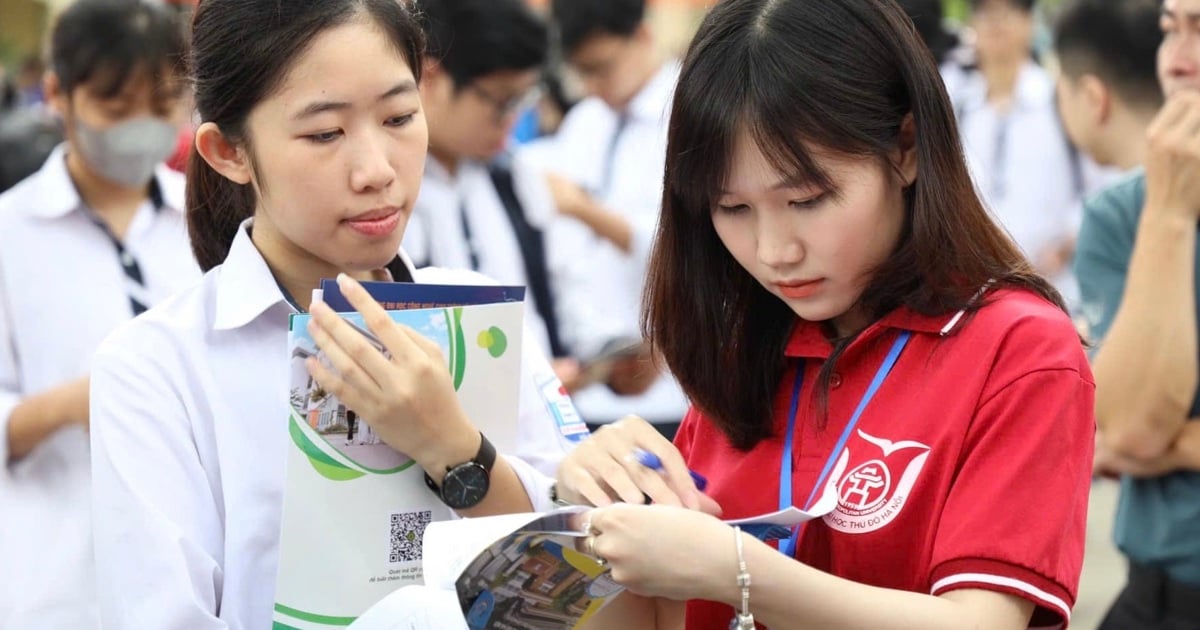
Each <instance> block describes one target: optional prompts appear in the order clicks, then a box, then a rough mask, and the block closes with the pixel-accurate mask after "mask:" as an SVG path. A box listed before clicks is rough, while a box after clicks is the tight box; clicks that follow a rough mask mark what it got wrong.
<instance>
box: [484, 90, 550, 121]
mask: <svg viewBox="0 0 1200 630" xmlns="http://www.w3.org/2000/svg"><path fill="white" fill-rule="evenodd" d="M467 88H468V89H470V90H471V91H472V92H474V93H475V96H478V97H479V99H480V100H482V101H483V102H484V103H487V104H488V105H489V106H491V108H492V114H493V115H494V116H495V119H496V122H500V121H502V120H504V119H505V118H508V117H509V116H511V115H513V114H521V113H524V112H526V111H528V110H530V109H532V108H533V107H534V106H536V105H537V103H538V101H539V100H541V98H542V86H540V85H535V86H533V87H532V88H530V89H529V90H528V91H526V92H525V93H524V94H518V95H516V96H513V97H511V98H507V99H502V98H499V97H497V96H495V95H494V94H491V93H490V92H488V91H487V90H485V89H483V88H481V87H479V86H478V85H477V84H475V83H468V84H467Z"/></svg>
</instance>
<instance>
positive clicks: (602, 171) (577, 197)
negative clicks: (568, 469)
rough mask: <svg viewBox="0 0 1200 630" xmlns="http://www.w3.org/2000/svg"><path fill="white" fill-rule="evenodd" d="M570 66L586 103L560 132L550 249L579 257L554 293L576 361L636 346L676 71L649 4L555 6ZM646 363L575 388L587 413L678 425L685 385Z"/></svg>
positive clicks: (599, 418)
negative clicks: (613, 346) (630, 342)
mask: <svg viewBox="0 0 1200 630" xmlns="http://www.w3.org/2000/svg"><path fill="white" fill-rule="evenodd" d="M551 7H552V11H553V16H554V20H555V22H556V23H557V24H558V30H559V33H560V36H561V41H562V47H563V52H564V54H565V56H566V60H567V62H568V63H569V64H570V65H571V66H572V67H573V68H574V69H575V70H576V72H577V73H578V74H579V76H580V78H581V79H582V81H583V84H584V88H585V90H586V91H587V93H588V94H589V95H590V96H589V97H588V98H585V99H584V100H583V101H581V102H580V103H579V104H577V105H576V106H575V107H573V108H572V109H571V111H570V113H568V114H567V117H566V119H565V120H564V121H563V124H562V127H561V128H560V129H559V131H558V139H557V141H556V144H557V147H558V148H559V153H558V156H557V157H558V160H557V162H558V167H557V170H558V172H559V173H560V174H561V175H562V176H563V178H559V179H555V180H553V184H554V186H553V190H554V193H555V199H556V201H557V203H558V206H559V210H560V212H562V213H563V214H565V215H568V216H570V217H573V218H575V219H577V221H576V222H573V223H564V222H559V224H558V226H556V230H555V232H554V234H553V238H552V239H551V240H552V243H553V246H554V247H558V248H561V249H562V250H563V251H565V252H566V254H565V256H566V257H567V258H568V259H569V260H571V261H572V265H571V266H570V267H569V268H568V269H567V271H566V272H564V273H563V274H561V275H560V277H559V279H558V280H557V284H556V288H557V289H558V290H559V292H560V298H559V301H560V303H561V304H562V307H561V310H562V327H563V333H564V338H565V339H566V340H567V343H568V344H569V345H570V346H571V348H572V349H573V350H574V351H575V354H576V355H577V356H579V357H581V358H584V359H587V358H589V357H591V356H594V355H596V354H597V353H599V352H601V350H602V349H603V348H604V347H605V346H606V345H608V344H610V343H611V342H613V340H619V339H624V338H641V329H640V326H639V313H640V307H641V297H642V288H643V285H644V282H645V277H646V266H647V263H648V260H649V250H650V244H651V242H652V240H653V238H654V231H655V228H656V226H657V223H658V213H659V207H660V206H661V205H662V181H663V166H664V162H665V158H666V150H667V149H666V144H667V118H668V115H669V113H670V112H669V111H668V109H669V107H670V101H671V95H672V94H673V93H674V90H675V82H676V81H677V80H678V77H679V64H678V63H677V62H675V61H666V60H664V59H663V58H662V57H661V55H660V54H659V53H658V52H657V50H656V48H655V41H654V37H653V35H652V34H651V32H650V27H649V25H648V24H647V23H646V20H645V13H646V2H645V0H554V1H553V2H552V3H551ZM648 359H649V357H647V356H644V355H643V356H641V357H637V358H635V359H633V360H626V361H622V362H620V363H619V365H618V366H617V367H616V368H615V370H614V373H613V375H612V377H610V379H609V382H608V386H607V387H606V386H603V385H598V386H594V387H590V388H587V389H584V390H581V391H580V392H578V394H576V395H575V401H576V404H578V405H579V408H580V411H581V412H582V413H583V415H584V417H585V418H586V419H587V420H588V421H589V422H593V423H604V422H610V421H613V420H616V419H619V418H621V417H623V416H625V415H629V414H637V415H639V416H642V417H644V418H646V419H649V420H652V421H654V422H656V423H659V424H661V425H663V426H665V427H667V428H666V429H665V431H664V432H666V433H668V434H669V433H672V432H673V427H674V426H675V425H677V423H678V422H679V420H680V419H682V418H683V414H684V412H685V411H686V410H687V401H686V399H685V397H684V396H683V393H682V391H681V390H680V389H679V386H678V384H676V382H675V381H674V379H672V378H670V377H669V376H662V377H660V376H659V370H658V368H657V367H655V364H654V363H653V362H651V361H649V360H648Z"/></svg>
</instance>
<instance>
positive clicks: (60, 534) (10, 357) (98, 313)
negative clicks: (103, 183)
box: [0, 147, 200, 630]
mask: <svg viewBox="0 0 1200 630" xmlns="http://www.w3.org/2000/svg"><path fill="white" fill-rule="evenodd" d="M155 177H156V182H157V186H158V191H159V197H160V198H161V201H162V205H161V207H159V208H158V209H156V208H155V206H154V204H153V203H151V202H149V201H148V202H147V203H145V204H144V205H143V206H142V207H141V208H140V209H139V210H138V211H137V214H136V215H135V217H134V219H133V223H132V224H131V225H130V227H129V231H128V234H127V235H126V236H125V239H124V241H123V245H124V247H125V249H126V251H127V252H128V253H130V254H131V255H133V257H134V258H135V259H136V260H137V262H138V265H139V267H140V269H141V272H142V277H143V279H144V281H145V286H144V287H141V288H137V289H136V295H137V297H138V298H139V299H140V300H141V301H142V302H143V303H146V304H154V303H156V302H159V301H162V300H163V299H165V298H166V297H167V296H168V295H170V294H171V293H174V292H175V291H177V290H179V289H182V288H184V287H186V286H187V285H189V284H192V283H194V282H195V281H196V280H197V279H198V278H199V277H200V270H199V268H198V267H197V266H196V263H195V261H194V260H193V258H192V254H191V249H190V248H189V245H188V236H187V228H186V225H185V222H184V214H183V204H184V199H183V197H184V191H183V187H184V181H183V177H182V176H181V175H180V174H178V173H175V172H173V171H171V170H169V169H167V168H165V167H162V168H159V169H158V170H157V171H156V173H155ZM87 212H88V211H87V210H86V209H85V208H84V205H83V201H82V200H81V199H80V198H79V193H78V192H77V191H76V189H75V186H74V184H73V183H72V181H71V178H70V175H68V173H67V165H66V149H65V147H59V148H58V149H56V150H55V151H54V152H53V153H52V154H51V155H50V157H49V158H48V159H47V161H46V163H45V164H44V165H43V166H42V168H41V169H40V170H39V171H38V172H36V173H35V174H33V175H32V176H30V177H29V178H28V179H26V180H24V181H23V182H21V183H20V184H18V185H17V186H16V187H14V188H13V189H11V190H9V191H7V192H6V193H5V194H4V195H0V571H3V577H0V628H13V629H14V630H15V629H17V628H20V629H22V630H25V629H29V630H41V629H43V628H44V629H54V630H58V629H60V628H67V629H70V630H78V629H89V628H92V629H94V628H98V627H99V616H98V613H97V604H96V596H95V587H94V583H95V579H94V574H93V563H92V533H91V482H90V477H91V469H90V466H89V461H88V457H89V454H88V438H87V434H86V433H85V432H84V430H83V429H82V428H79V427H76V426H72V427H69V428H66V429H63V430H61V431H58V432H57V433H55V434H54V435H51V436H50V437H49V438H47V439H46V441H44V442H42V443H41V444H39V445H38V446H37V447H36V448H35V449H34V450H33V451H32V452H30V453H29V454H28V455H27V456H25V457H24V458H22V459H20V460H17V461H15V462H12V463H11V464H8V465H4V463H5V462H7V461H8V458H9V449H8V443H7V437H8V422H9V419H10V418H11V415H12V412H13V409H15V408H16V407H17V405H18V404H19V403H20V402H21V400H22V399H23V398H25V397H27V396H29V395H32V394H37V393H40V392H43V391H45V390H47V389H50V388H53V387H56V386H58V385H62V384H64V383H66V382H68V381H71V380H74V379H77V378H80V377H82V376H84V375H86V374H87V373H88V372H89V370H90V369H91V365H92V354H93V352H95V350H96V348H97V346H99V345H100V342H101V341H102V340H103V339H104V337H105V336H107V335H108V333H109V332H111V331H112V330H113V329H114V328H116V327H117V326H118V325H120V324H121V323H123V322H125V321H127V320H129V319H130V318H132V317H133V311H132V307H131V305H130V296H131V290H135V287H131V286H130V283H131V282H132V281H130V280H128V279H127V278H126V275H125V272H124V270H123V268H122V265H121V261H120V260H119V258H118V255H117V249H116V246H115V245H114V244H113V242H112V240H111V239H110V238H109V236H108V235H107V234H105V232H104V231H103V230H101V228H99V227H98V226H97V225H96V224H94V223H93V222H92V220H91V219H90V218H89V215H88V214H87Z"/></svg>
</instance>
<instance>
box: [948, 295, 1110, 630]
mask: <svg viewBox="0 0 1200 630" xmlns="http://www.w3.org/2000/svg"><path fill="white" fill-rule="evenodd" d="M1064 319H1065V318H1064ZM1030 324H1033V325H1018V326H1017V327H1016V328H1015V329H1014V330H1013V331H1010V335H1009V338H1008V339H1006V341H1005V343H1004V348H1002V349H1001V350H1000V352H999V353H998V355H997V356H996V361H995V363H994V364H993V366H992V378H991V379H989V380H990V383H992V384H991V385H989V386H988V387H987V388H985V391H984V396H983V398H982V399H981V401H980V404H979V407H978V409H977V411H976V413H975V416H974V418H972V421H971V425H970V427H969V429H968V433H967V436H966V444H965V447H964V450H963V455H962V457H961V459H960V462H959V469H958V472H957V475H956V479H955V482H954V486H953V488H952V489H951V492H950V495H949V497H948V499H947V503H946V506H945V509H944V510H943V512H942V515H941V520H940V522H939V523H938V528H937V535H936V540H935V543H934V549H933V556H932V562H931V567H932V570H931V575H930V586H929V588H930V592H931V593H932V594H934V595H941V594H943V593H946V592H948V591H952V590H956V589H964V588H972V589H985V590H994V591H999V592H1003V593H1009V594H1012V595H1016V596H1018V597H1022V598H1024V599H1027V600H1030V601H1032V602H1034V603H1035V604H1036V605H1037V609H1036V611H1035V612H1034V616H1033V620H1032V622H1031V623H1030V627H1031V628H1043V627H1046V628H1065V627H1066V626H1067V624H1068V622H1069V620H1070V610H1071V607H1072V606H1073V605H1074V603H1075V595H1076V592H1077V589H1078V586H1079V575H1080V571H1081V570H1082V566H1083V551H1084V539H1085V530H1086V527H1087V504H1088V492H1089V488H1090V485H1091V462H1092V454H1093V453H1092V451H1093V447H1094V439H1095V414H1094V397H1095V383H1094V382H1093V379H1092V376H1091V373H1090V371H1089V370H1088V367H1087V363H1086V359H1085V358H1084V357H1083V351H1082V348H1081V347H1080V344H1079V343H1078V340H1077V338H1076V337H1075V336H1074V334H1073V332H1071V331H1070V330H1069V324H1068V323H1064V324H1063V325H1062V326H1059V325H1054V324H1049V323H1048V322H1046V321H1040V322H1031V323H1030Z"/></svg>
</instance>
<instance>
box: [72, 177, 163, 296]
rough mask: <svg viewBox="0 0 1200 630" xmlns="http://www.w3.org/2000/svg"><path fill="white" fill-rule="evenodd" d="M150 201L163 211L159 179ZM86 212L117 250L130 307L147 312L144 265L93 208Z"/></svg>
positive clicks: (153, 188) (158, 209)
mask: <svg viewBox="0 0 1200 630" xmlns="http://www.w3.org/2000/svg"><path fill="white" fill-rule="evenodd" d="M150 202H151V203H152V204H154V210H155V211H156V212H161V211H162V209H163V198H162V191H161V190H160V189H159V187H158V180H154V181H152V182H151V184H150ZM84 214H85V215H86V216H87V217H88V219H90V220H91V221H92V223H93V224H95V225H96V227H97V228H100V231H101V232H103V233H104V235H105V236H107V237H108V240H109V241H110V242H111V243H112V245H113V247H114V248H115V249H116V250H117V260H119V261H120V263H121V270H122V271H123V272H124V273H125V292H126V293H127V294H128V295H129V308H130V310H131V311H133V316H134V317H137V316H138V315H141V314H142V313H144V312H146V309H147V308H149V306H148V305H149V303H150V299H149V296H147V295H146V279H145V276H143V275H142V267H141V265H139V264H138V261H137V258H135V257H134V256H133V253H132V252H130V251H129V250H128V249H126V247H125V244H124V243H122V242H121V239H119V238H117V235H116V234H113V232H112V230H111V229H110V228H109V227H108V224H107V223H105V222H104V221H103V220H102V219H101V218H100V217H98V216H96V214H95V213H93V212H92V211H91V210H87V209H85V212H84Z"/></svg>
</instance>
